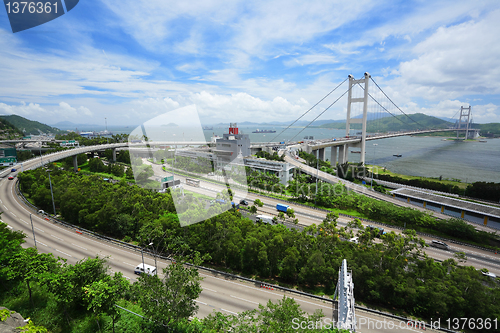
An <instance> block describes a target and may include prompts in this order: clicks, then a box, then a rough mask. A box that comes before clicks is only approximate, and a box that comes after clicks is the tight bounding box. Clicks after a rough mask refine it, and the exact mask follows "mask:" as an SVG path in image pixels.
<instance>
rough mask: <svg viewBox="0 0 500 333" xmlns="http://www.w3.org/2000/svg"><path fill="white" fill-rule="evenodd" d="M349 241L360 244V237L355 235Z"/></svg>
mask: <svg viewBox="0 0 500 333" xmlns="http://www.w3.org/2000/svg"><path fill="white" fill-rule="evenodd" d="M349 242H351V243H354V244H359V237H353V238H351V239H349Z"/></svg>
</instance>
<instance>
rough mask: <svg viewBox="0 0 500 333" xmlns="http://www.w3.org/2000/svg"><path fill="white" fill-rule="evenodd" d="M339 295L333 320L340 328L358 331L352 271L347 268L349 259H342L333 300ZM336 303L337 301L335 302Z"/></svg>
mask: <svg viewBox="0 0 500 333" xmlns="http://www.w3.org/2000/svg"><path fill="white" fill-rule="evenodd" d="M337 297H338V303H337V311H335V310H334V311H333V316H334V318H333V320H334V322H335V323H336V324H337V327H338V328H342V329H345V330H349V331H351V332H356V317H355V315H354V283H353V281H352V271H348V270H347V260H345V259H344V260H342V266H341V267H340V270H339V280H338V281H337V287H336V288H335V294H334V295H333V300H334V301H335V300H336V299H337ZM334 305H335V302H334Z"/></svg>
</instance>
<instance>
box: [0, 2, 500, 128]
mask: <svg viewBox="0 0 500 333" xmlns="http://www.w3.org/2000/svg"><path fill="white" fill-rule="evenodd" d="M499 18H500V2H499V1H498V0H492V1H487V0H484V1H481V0H476V1H470V0H466V1H460V0H452V1H439V0H435V1H423V0H422V1H410V0H401V1H383V0H376V1H375V0H358V1H346V0H340V1H328V0H318V1H316V0H309V1H303V0H302V1H295V0H287V1H281V0H276V1H275V0H263V1H252V0H246V1H228V0H224V1H222V0H191V1H186V2H183V1H165V0H148V1H142V0H120V1H104V0H103V1H99V0H84V1H80V3H79V4H78V5H77V6H76V7H75V8H74V9H73V10H72V11H70V12H68V13H67V14H66V15H63V16H61V17H59V18H58V19H56V20H53V21H51V22H48V23H46V24H44V25H41V26H38V27H35V28H32V29H29V30H25V31H22V32H18V33H15V34H13V33H12V30H11V27H10V24H9V22H8V18H7V12H6V9H5V10H4V9H0V114H18V115H21V116H23V117H26V118H29V119H32V120H38V121H41V122H44V123H47V124H55V123H57V122H60V121H71V122H73V123H93V124H104V118H107V122H108V125H137V124H139V123H141V122H144V121H147V120H149V119H151V118H153V117H155V116H158V115H160V114H163V113H165V112H168V111H171V110H175V109H177V108H180V107H184V106H188V105H193V104H194V105H196V108H197V110H198V112H199V115H200V118H201V120H202V122H203V123H205V124H211V123H216V122H220V121H222V122H229V121H236V122H242V121H256V122H264V121H272V120H279V121H293V120H294V119H296V118H297V117H298V116H299V115H301V114H302V113H303V112H304V111H306V110H308V109H309V108H310V107H311V106H312V105H314V104H315V103H316V102H318V101H319V100H320V99H321V98H322V97H323V96H325V95H326V94H327V93H328V92H329V91H331V90H332V89H333V88H334V87H335V86H337V85H338V84H339V83H341V82H342V81H343V80H345V79H346V78H347V76H348V75H349V74H352V75H353V76H354V77H356V78H361V77H362V76H363V73H365V72H369V73H370V74H371V75H372V77H373V79H374V80H375V82H377V83H378V85H379V86H380V87H382V89H383V90H384V91H385V92H386V93H387V95H388V96H389V97H390V98H391V99H392V100H393V101H394V102H395V103H396V104H397V105H398V106H399V107H400V108H401V109H402V110H403V111H405V112H406V113H417V112H423V113H425V114H428V115H434V116H440V117H452V116H453V115H455V114H456V113H457V111H458V110H459V109H460V106H469V105H471V106H472V112H473V117H474V120H475V121H476V122H480V123H485V122H500V109H499V105H500V98H499V97H500V95H499V94H500V83H499V82H500V80H499V78H500V66H499V64H500V43H499V40H500V37H499V36H500V20H499ZM347 88H348V87H347V85H346V84H345V83H344V85H343V86H342V87H341V88H339V89H338V90H337V91H336V92H335V93H334V94H332V96H331V99H330V101H327V100H325V102H324V103H322V104H320V105H319V106H318V107H317V110H316V109H315V110H314V111H313V112H311V113H310V115H308V116H307V117H306V118H307V119H312V118H314V116H315V115H317V114H318V113H319V112H321V111H322V110H324V108H325V107H326V106H327V105H328V104H330V103H332V102H333V100H335V99H336V98H338V97H339V96H340V95H341V94H342V93H343V92H345V90H346V89H347ZM346 106H347V101H346V99H345V98H343V99H341V100H339V102H338V103H336V104H335V105H334V107H332V108H331V109H329V110H328V111H327V112H325V114H324V115H323V116H322V117H321V118H320V119H345V117H346V113H345V112H346V111H345V110H346Z"/></svg>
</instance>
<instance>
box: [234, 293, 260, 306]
mask: <svg viewBox="0 0 500 333" xmlns="http://www.w3.org/2000/svg"><path fill="white" fill-rule="evenodd" d="M229 296H231V297H232V298H236V299H239V300H242V301H245V302H249V303H253V304H257V305H259V303H257V302H253V301H249V300H247V299H244V298H241V297H236V296H233V295H229Z"/></svg>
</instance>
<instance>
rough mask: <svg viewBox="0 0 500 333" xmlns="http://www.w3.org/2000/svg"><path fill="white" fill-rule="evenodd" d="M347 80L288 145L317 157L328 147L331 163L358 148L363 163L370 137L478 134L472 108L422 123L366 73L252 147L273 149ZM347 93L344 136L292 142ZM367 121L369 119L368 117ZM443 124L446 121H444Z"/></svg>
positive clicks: (349, 79)
mask: <svg viewBox="0 0 500 333" xmlns="http://www.w3.org/2000/svg"><path fill="white" fill-rule="evenodd" d="M347 81H348V88H347V90H346V91H345V92H344V93H343V94H341V95H340V97H338V98H337V99H336V100H335V101H334V102H333V103H331V104H329V105H328V106H327V107H326V108H324V110H323V111H322V112H320V113H319V115H317V116H316V117H315V118H314V119H313V120H312V121H311V122H310V123H309V124H308V125H307V126H305V127H304V128H303V129H302V130H301V131H300V132H298V133H297V134H296V135H295V136H294V137H293V138H292V139H290V140H289V141H288V142H286V146H287V147H289V148H295V149H301V150H303V151H305V152H307V153H312V154H314V155H315V156H316V157H317V158H319V159H320V160H323V161H324V160H325V148H329V147H331V155H330V159H329V160H330V163H331V164H332V165H335V164H336V163H337V162H338V163H340V164H343V163H346V162H348V156H349V155H348V151H349V148H360V151H359V153H360V154H361V155H360V162H361V163H363V164H364V163H365V151H366V142H367V141H371V140H379V139H386V138H392V137H399V136H407V135H417V134H429V133H437V132H456V135H457V139H462V137H461V133H463V134H464V135H463V139H470V138H475V137H477V136H478V134H479V130H478V129H473V128H472V127H471V123H472V112H471V107H470V106H469V107H463V106H462V107H461V109H460V110H459V111H457V113H456V114H455V115H454V116H453V117H452V118H451V119H456V118H455V117H456V116H457V114H458V112H460V116H459V117H458V119H457V121H456V123H455V124H453V125H452V126H446V127H443V126H442V125H441V126H435V127H431V126H428V125H424V124H422V123H421V122H419V121H417V120H416V119H415V118H416V117H415V115H410V114H407V113H405V112H404V111H403V110H402V109H401V108H400V107H398V106H397V105H396V104H395V103H394V102H393V101H392V99H391V98H389V96H388V95H387V94H386V93H385V92H384V91H383V90H382V88H380V86H379V85H378V84H377V83H376V82H375V80H374V79H373V78H372V77H371V76H370V74H369V73H365V74H364V77H363V78H362V79H359V80H357V79H355V78H354V77H353V76H352V75H349V76H348V78H347V79H345V80H344V81H343V82H341V83H340V84H339V85H338V86H337V87H335V88H334V89H333V90H332V91H330V92H329V93H328V94H327V95H326V96H324V97H323V98H322V99H321V100H320V101H319V102H317V103H316V104H315V105H313V106H312V107H311V108H310V109H309V110H307V111H306V112H304V113H303V114H302V115H301V116H300V117H298V118H297V119H296V120H295V121H294V122H292V123H291V124H290V125H289V126H287V127H286V128H285V129H283V130H282V131H281V132H280V133H279V134H278V135H276V136H275V137H274V138H273V139H272V140H271V141H270V142H267V143H264V144H254V145H252V148H254V149H259V148H260V149H266V148H267V149H272V148H271V147H273V146H275V145H276V142H273V141H275V139H277V138H279V136H280V135H281V134H283V133H284V132H285V131H287V130H289V129H290V128H291V127H292V126H293V125H294V124H295V123H296V122H297V121H299V120H300V119H301V118H303V117H304V116H305V115H306V114H308V113H309V112H311V111H312V110H313V109H314V108H316V107H317V106H318V105H320V103H322V102H324V101H325V100H326V99H327V98H328V97H329V96H330V95H332V94H333V93H334V92H335V91H337V90H338V88H340V87H341V86H342V85H343V84H344V83H345V82H347ZM370 82H372V83H373V86H374V89H373V90H374V91H373V92H370V91H369V86H370ZM345 95H347V117H346V123H345V127H346V128H345V133H346V135H345V137H342V138H330V139H322V140H310V141H293V139H294V138H295V137H297V136H298V135H300V133H301V132H302V131H304V130H305V129H306V128H309V127H311V126H312V124H313V123H314V122H315V121H316V120H317V119H318V118H319V117H321V116H322V115H323V114H324V113H325V112H326V111H328V110H329V109H331V108H332V107H333V106H334V105H335V104H336V103H337V102H338V101H339V100H340V99H341V98H342V97H344V96H345ZM369 118H370V121H369V122H368V119H369ZM443 123H446V122H445V121H443ZM391 127H392V128H403V130H397V131H395V130H393V131H385V130H384V129H383V128H385V129H387V128H391ZM351 130H358V132H357V133H356V135H355V136H353V135H350V131H351Z"/></svg>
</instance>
